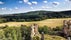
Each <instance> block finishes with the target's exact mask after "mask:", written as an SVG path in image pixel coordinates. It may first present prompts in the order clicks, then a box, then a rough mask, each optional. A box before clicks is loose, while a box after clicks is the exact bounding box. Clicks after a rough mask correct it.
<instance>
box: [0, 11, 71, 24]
mask: <svg viewBox="0 0 71 40" xmlns="http://www.w3.org/2000/svg"><path fill="white" fill-rule="evenodd" d="M51 18H71V11H62V12H52V11H33V12H27V13H18V14H8V15H0V22H1V23H2V22H12V21H13V22H14V21H16V22H25V21H27V22H28V21H29V22H30V21H41V20H45V19H51Z"/></svg>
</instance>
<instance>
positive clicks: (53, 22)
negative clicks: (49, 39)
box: [0, 18, 71, 28]
mask: <svg viewBox="0 0 71 40" xmlns="http://www.w3.org/2000/svg"><path fill="white" fill-rule="evenodd" d="M63 20H71V18H59V19H46V20H43V21H34V22H7V23H1V24H0V26H4V25H9V26H16V27H18V26H20V25H21V24H22V25H27V26H30V25H31V24H33V23H36V24H38V25H39V26H44V25H46V26H48V27H52V28H53V27H56V26H61V25H62V24H63Z"/></svg>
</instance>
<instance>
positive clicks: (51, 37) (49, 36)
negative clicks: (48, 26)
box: [44, 35, 66, 40]
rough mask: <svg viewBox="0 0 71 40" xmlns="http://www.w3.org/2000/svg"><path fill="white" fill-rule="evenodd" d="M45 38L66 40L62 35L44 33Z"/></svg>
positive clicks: (48, 39)
mask: <svg viewBox="0 0 71 40" xmlns="http://www.w3.org/2000/svg"><path fill="white" fill-rule="evenodd" d="M44 40H66V39H65V38H63V37H60V36H52V35H44Z"/></svg>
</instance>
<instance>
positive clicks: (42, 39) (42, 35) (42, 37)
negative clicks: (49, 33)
mask: <svg viewBox="0 0 71 40" xmlns="http://www.w3.org/2000/svg"><path fill="white" fill-rule="evenodd" d="M41 40H44V32H42V34H41Z"/></svg>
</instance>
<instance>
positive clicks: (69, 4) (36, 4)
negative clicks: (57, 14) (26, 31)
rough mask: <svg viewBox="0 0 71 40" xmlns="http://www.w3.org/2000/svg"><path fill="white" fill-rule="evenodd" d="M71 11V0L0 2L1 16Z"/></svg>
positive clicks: (2, 0)
mask: <svg viewBox="0 0 71 40" xmlns="http://www.w3.org/2000/svg"><path fill="white" fill-rule="evenodd" d="M37 10H46V11H65V10H71V0H0V14H13V13H25V12H29V11H37Z"/></svg>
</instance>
